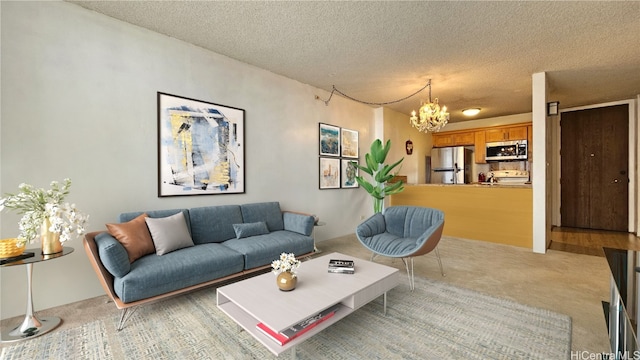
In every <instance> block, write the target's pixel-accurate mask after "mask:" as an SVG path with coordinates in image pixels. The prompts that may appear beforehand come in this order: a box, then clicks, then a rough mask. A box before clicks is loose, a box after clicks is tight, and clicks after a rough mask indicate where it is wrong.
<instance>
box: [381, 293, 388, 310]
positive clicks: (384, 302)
mask: <svg viewBox="0 0 640 360" xmlns="http://www.w3.org/2000/svg"><path fill="white" fill-rule="evenodd" d="M382 297H383V298H384V300H383V304H384V305H383V306H384V314H385V315H387V292H386V291H385V292H384V294H383V295H382Z"/></svg>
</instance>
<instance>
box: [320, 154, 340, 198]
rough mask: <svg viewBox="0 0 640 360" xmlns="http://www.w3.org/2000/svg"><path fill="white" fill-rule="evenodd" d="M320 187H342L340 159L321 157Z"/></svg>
mask: <svg viewBox="0 0 640 360" xmlns="http://www.w3.org/2000/svg"><path fill="white" fill-rule="evenodd" d="M319 176H320V179H319V180H320V189H321V190H322V189H339V188H340V159H338V158H330V157H321V158H320V174H319Z"/></svg>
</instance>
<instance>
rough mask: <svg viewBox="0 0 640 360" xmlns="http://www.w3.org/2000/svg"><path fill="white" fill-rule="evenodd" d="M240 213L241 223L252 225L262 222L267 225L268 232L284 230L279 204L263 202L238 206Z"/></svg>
mask: <svg viewBox="0 0 640 360" xmlns="http://www.w3.org/2000/svg"><path fill="white" fill-rule="evenodd" d="M240 209H241V211H242V220H243V221H242V222H245V223H252V222H258V221H264V222H266V223H267V227H268V228H269V231H277V230H283V229H284V222H283V220H282V211H281V210H280V203H279V202H263V203H253V204H244V205H240Z"/></svg>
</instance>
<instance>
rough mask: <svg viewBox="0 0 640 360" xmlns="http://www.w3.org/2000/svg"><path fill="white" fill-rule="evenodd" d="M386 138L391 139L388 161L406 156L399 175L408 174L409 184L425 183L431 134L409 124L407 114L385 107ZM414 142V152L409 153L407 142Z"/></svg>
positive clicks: (391, 161)
mask: <svg viewBox="0 0 640 360" xmlns="http://www.w3.org/2000/svg"><path fill="white" fill-rule="evenodd" d="M383 116H384V139H385V141H386V140H387V139H390V140H391V144H392V147H391V151H390V152H389V156H388V161H387V162H388V163H393V162H394V161H397V160H398V159H400V158H403V157H404V160H403V161H402V168H400V170H399V172H398V175H406V176H407V183H409V184H424V183H425V156H427V154H429V153H430V152H431V147H432V141H431V135H430V134H425V133H421V132H419V131H417V130H416V129H415V128H413V127H412V126H411V124H409V117H408V116H407V115H405V114H401V113H399V112H396V111H393V110H391V109H387V108H384V109H383ZM407 140H411V141H412V142H413V154H411V155H407V153H406V146H405V144H406V142H407Z"/></svg>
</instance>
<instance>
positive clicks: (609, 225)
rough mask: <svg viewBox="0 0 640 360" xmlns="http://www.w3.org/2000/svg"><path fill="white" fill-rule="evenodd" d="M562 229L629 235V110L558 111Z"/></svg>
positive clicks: (626, 108) (622, 108) (609, 108)
mask: <svg viewBox="0 0 640 360" xmlns="http://www.w3.org/2000/svg"><path fill="white" fill-rule="evenodd" d="M560 131H561V139H560V141H561V146H560V147H561V151H560V156H561V163H560V164H561V178H560V180H561V192H560V201H561V207H560V216H561V217H562V226H568V227H578V228H587V229H601V230H614V231H628V214H629V206H628V201H629V169H628V157H629V153H628V151H629V107H628V105H617V106H610V107H605V108H596V109H587V110H579V111H571V112H565V113H562V119H561V121H560Z"/></svg>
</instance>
